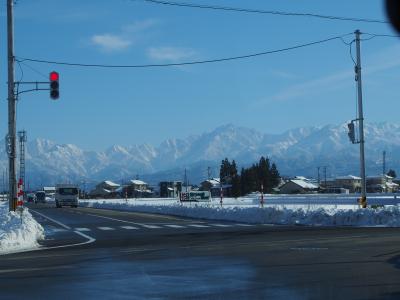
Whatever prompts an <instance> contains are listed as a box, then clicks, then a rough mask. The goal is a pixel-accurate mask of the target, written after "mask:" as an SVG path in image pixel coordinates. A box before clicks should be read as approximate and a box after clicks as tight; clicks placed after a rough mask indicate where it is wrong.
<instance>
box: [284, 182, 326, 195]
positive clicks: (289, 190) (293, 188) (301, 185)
mask: <svg viewBox="0 0 400 300" xmlns="http://www.w3.org/2000/svg"><path fill="white" fill-rule="evenodd" d="M280 191H281V194H306V193H314V192H317V191H318V186H317V185H315V184H313V183H310V182H307V181H306V180H304V179H291V180H289V181H288V182H286V183H285V184H284V185H282V186H281V188H280Z"/></svg>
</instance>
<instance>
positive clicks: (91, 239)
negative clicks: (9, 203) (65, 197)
mask: <svg viewBox="0 0 400 300" xmlns="http://www.w3.org/2000/svg"><path fill="white" fill-rule="evenodd" d="M29 210H30V211H32V212H34V213H36V214H38V215H40V216H42V217H43V218H46V219H48V220H50V221H52V222H54V223H56V224H58V225H60V226H61V227H64V228H66V229H71V227H69V226H67V225H65V224H63V223H61V222H59V221H56V220H54V219H52V218H50V217H48V216H45V215H44V214H42V213H39V212H37V211H35V210H33V209H29ZM74 232H75V233H76V234H78V235H80V236H81V237H84V238H85V239H87V241H86V242H82V243H76V244H67V245H61V246H53V247H40V248H37V249H32V250H22V251H18V252H30V251H41V250H49V249H58V248H68V247H75V246H81V245H86V244H91V243H94V242H95V241H96V239H95V238H93V237H91V236H88V235H86V234H84V233H82V232H79V231H76V230H74Z"/></svg>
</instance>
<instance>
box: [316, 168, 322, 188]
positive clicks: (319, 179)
mask: <svg viewBox="0 0 400 300" xmlns="http://www.w3.org/2000/svg"><path fill="white" fill-rule="evenodd" d="M319 169H320V167H317V172H318V188H319V187H320V183H321V182H320V181H321V178H320V176H319Z"/></svg>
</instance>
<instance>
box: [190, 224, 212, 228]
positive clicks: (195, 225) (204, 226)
mask: <svg viewBox="0 0 400 300" xmlns="http://www.w3.org/2000/svg"><path fill="white" fill-rule="evenodd" d="M188 226H190V227H196V228H208V227H210V226H207V225H201V224H189V225H188Z"/></svg>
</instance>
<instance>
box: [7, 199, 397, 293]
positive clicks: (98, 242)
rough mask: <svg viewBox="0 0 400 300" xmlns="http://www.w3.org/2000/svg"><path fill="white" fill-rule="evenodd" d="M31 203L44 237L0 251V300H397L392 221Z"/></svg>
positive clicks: (394, 234) (395, 258) (395, 248)
mask: <svg viewBox="0 0 400 300" xmlns="http://www.w3.org/2000/svg"><path fill="white" fill-rule="evenodd" d="M31 208H32V210H31V211H32V214H33V215H34V216H35V218H36V219H37V220H38V221H39V222H40V223H41V224H42V225H43V226H44V228H45V229H46V240H45V241H43V242H42V243H41V244H42V248H41V249H40V250H38V251H31V252H25V253H18V254H9V255H4V256H0V299H93V298H97V299H400V229H397V228H343V227H342V228H316V227H303V226H301V227H300V226H296V227H288V226H269V225H256V226H248V225H246V224H239V223H229V222H220V221H206V220H193V219H184V218H176V217H170V216H160V215H153V214H143V213H128V212H119V211H109V210H98V209H89V208H77V209H71V208H62V209H56V208H54V207H52V205H36V206H31Z"/></svg>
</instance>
